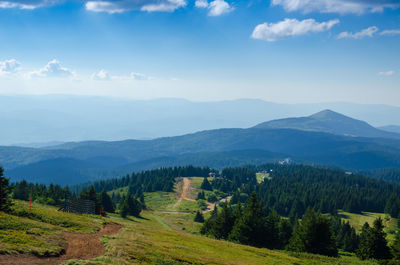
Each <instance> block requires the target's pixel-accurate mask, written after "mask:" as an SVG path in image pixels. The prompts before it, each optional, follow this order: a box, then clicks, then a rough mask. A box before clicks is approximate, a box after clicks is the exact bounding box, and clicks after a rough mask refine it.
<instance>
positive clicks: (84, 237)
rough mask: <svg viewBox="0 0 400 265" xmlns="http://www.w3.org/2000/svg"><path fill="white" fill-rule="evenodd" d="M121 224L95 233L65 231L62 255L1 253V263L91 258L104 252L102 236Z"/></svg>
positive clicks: (45, 264) (52, 263) (51, 263)
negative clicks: (64, 245) (41, 256)
mask: <svg viewBox="0 0 400 265" xmlns="http://www.w3.org/2000/svg"><path fill="white" fill-rule="evenodd" d="M121 227H122V226H121V225H118V224H106V225H105V226H104V227H103V228H102V229H101V230H100V231H98V232H97V233H94V234H77V233H64V238H65V240H66V241H67V247H66V250H65V254H64V255H61V256H60V257H46V258H39V257H36V256H34V255H29V254H23V255H0V264H2V265H3V264H4V265H6V264H7V265H25V264H26V265H27V264H30V265H56V264H64V263H65V262H66V261H67V260H70V259H91V258H95V257H98V256H101V255H103V254H104V252H105V250H104V245H103V243H101V241H100V237H102V236H104V235H113V234H116V233H118V232H119V230H120V229H121Z"/></svg>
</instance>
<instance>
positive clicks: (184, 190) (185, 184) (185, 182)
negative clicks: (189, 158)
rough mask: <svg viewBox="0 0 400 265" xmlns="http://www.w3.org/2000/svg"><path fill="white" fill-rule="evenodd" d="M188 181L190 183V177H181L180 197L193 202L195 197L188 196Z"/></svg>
mask: <svg viewBox="0 0 400 265" xmlns="http://www.w3.org/2000/svg"><path fill="white" fill-rule="evenodd" d="M190 183H191V180H190V178H183V185H182V194H181V198H182V199H184V200H186V201H191V202H195V201H196V200H195V199H192V198H190V197H189V192H190Z"/></svg>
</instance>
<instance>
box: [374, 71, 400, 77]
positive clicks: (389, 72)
mask: <svg viewBox="0 0 400 265" xmlns="http://www.w3.org/2000/svg"><path fill="white" fill-rule="evenodd" d="M395 73H396V72H395V71H394V70H390V71H386V72H379V73H378V74H379V75H382V76H391V75H394V74H395Z"/></svg>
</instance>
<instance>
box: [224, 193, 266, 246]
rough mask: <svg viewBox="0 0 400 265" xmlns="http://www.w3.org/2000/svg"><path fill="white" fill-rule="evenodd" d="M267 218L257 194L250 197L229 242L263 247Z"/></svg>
mask: <svg viewBox="0 0 400 265" xmlns="http://www.w3.org/2000/svg"><path fill="white" fill-rule="evenodd" d="M265 239H266V238H265V218H264V214H263V209H262V206H261V203H260V202H259V201H258V199H257V196H256V194H255V193H254V192H253V193H252V194H251V195H250V198H249V201H248V202H247V204H246V207H245V209H244V211H243V214H242V216H241V217H240V218H239V220H237V221H236V222H235V225H234V227H233V229H232V232H231V234H230V235H229V240H232V241H236V242H240V243H242V244H246V245H253V246H263V245H264V241H265Z"/></svg>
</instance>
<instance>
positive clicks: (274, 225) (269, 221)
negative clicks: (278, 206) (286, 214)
mask: <svg viewBox="0 0 400 265" xmlns="http://www.w3.org/2000/svg"><path fill="white" fill-rule="evenodd" d="M280 221H281V218H280V217H279V215H278V214H277V213H276V212H275V211H272V212H271V213H270V214H269V215H268V216H267V218H265V240H264V246H265V247H267V248H270V249H274V248H279V247H280V242H279V223H280Z"/></svg>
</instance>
